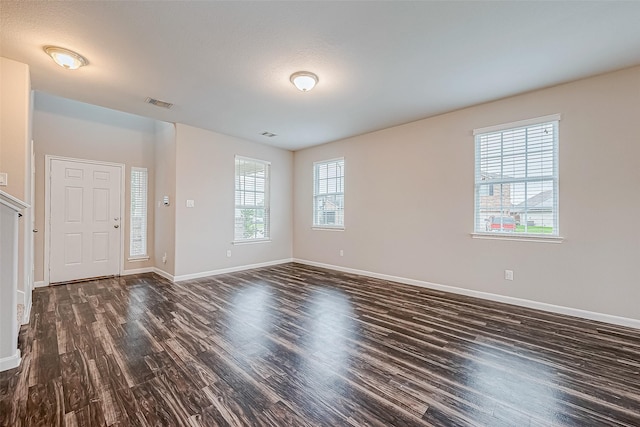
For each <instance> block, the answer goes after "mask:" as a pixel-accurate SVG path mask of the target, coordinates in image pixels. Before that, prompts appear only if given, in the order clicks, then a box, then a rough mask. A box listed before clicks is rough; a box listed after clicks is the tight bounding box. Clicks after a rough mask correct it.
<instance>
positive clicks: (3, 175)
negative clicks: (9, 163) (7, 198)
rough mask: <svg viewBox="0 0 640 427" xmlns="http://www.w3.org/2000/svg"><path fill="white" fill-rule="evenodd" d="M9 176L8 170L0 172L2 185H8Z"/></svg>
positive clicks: (0, 183)
mask: <svg viewBox="0 0 640 427" xmlns="http://www.w3.org/2000/svg"><path fill="white" fill-rule="evenodd" d="M8 180H9V177H8V175H7V173H6V172H0V185H2V186H5V187H6V186H7V184H8V182H7V181H8Z"/></svg>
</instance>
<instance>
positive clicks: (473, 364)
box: [0, 264, 640, 427]
mask: <svg viewBox="0 0 640 427" xmlns="http://www.w3.org/2000/svg"><path fill="white" fill-rule="evenodd" d="M31 316H32V317H31V323H30V325H28V326H23V328H22V330H21V333H20V347H21V349H22V352H23V362H22V365H21V366H20V367H19V368H17V369H14V370H11V371H7V372H4V373H0V425H2V426H47V427H49V426H105V425H106V426H518V427H526V426H614V425H615V426H640V331H638V330H634V329H628V328H623V327H615V326H612V325H606V324H602V323H597V322H592V321H586V320H581V319H576V318H571V317H566V316H560V315H554V314H549V313H544V312H539V311H535V310H530V309H524V308H519V307H514V306H509V305H505V304H499V303H492V302H487V301H482V300H478V299H474V298H470V297H463V296H458V295H452V294H447V293H443V292H436V291H430V290H426V289H421V288H417V287H411V286H406V285H402V284H397V283H391V282H387V281H383V280H376V279H371V278H366V277H361V276H355V275H350V274H344V273H339V272H334V271H330V270H324V269H319V268H315V267H309V266H304V265H300V264H283V265H279V266H275V267H268V268H263V269H256V270H250V271H245V272H239V273H233V274H227V275H220V276H214V277H209V278H204V279H198V280H191V281H187V282H181V283H177V284H173V283H170V282H168V281H167V280H165V279H163V278H161V277H159V276H157V275H153V274H148V275H139V276H127V277H121V278H114V279H102V280H98V281H93V282H86V283H73V284H66V285H60V286H55V287H50V288H43V289H38V290H36V291H35V293H34V302H33V309H32V315H31Z"/></svg>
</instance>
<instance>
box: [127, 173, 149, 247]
mask: <svg viewBox="0 0 640 427" xmlns="http://www.w3.org/2000/svg"><path fill="white" fill-rule="evenodd" d="M148 180H149V179H148V173H147V169H145V168H131V221H130V224H131V227H130V239H129V257H130V258H132V259H135V258H147V191H148Z"/></svg>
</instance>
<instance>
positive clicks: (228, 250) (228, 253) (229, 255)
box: [227, 249, 231, 258]
mask: <svg viewBox="0 0 640 427" xmlns="http://www.w3.org/2000/svg"><path fill="white" fill-rule="evenodd" d="M227 258H231V249H227Z"/></svg>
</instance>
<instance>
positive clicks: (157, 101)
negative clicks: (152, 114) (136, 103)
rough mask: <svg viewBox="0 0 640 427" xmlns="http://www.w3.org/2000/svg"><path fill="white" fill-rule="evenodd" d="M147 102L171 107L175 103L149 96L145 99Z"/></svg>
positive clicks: (161, 106)
mask: <svg viewBox="0 0 640 427" xmlns="http://www.w3.org/2000/svg"><path fill="white" fill-rule="evenodd" d="M144 102H146V103H147V104H151V105H155V106H156V107H160V108H166V109H169V108H171V107H173V104H172V103H170V102H167V101H160V100H159V99H153V98H147V99H145V100H144Z"/></svg>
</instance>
